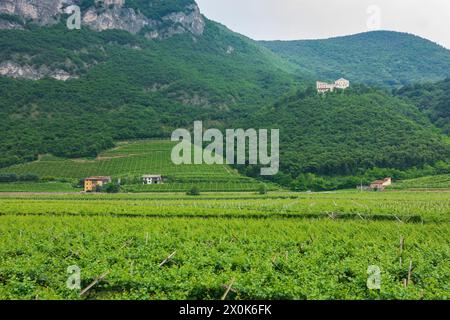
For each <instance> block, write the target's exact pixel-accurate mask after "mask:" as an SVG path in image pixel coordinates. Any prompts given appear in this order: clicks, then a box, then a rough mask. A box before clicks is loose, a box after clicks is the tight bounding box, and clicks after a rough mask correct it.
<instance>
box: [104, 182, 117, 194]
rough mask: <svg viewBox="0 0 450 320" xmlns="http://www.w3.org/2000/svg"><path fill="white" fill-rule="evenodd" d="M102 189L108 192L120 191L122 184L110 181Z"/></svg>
mask: <svg viewBox="0 0 450 320" xmlns="http://www.w3.org/2000/svg"><path fill="white" fill-rule="evenodd" d="M102 191H104V192H106V193H119V192H120V185H119V184H118V183H108V184H106V185H105V186H104V187H103V188H102Z"/></svg>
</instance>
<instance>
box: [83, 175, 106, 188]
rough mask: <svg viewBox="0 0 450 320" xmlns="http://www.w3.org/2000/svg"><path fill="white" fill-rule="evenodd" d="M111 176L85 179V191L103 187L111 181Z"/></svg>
mask: <svg viewBox="0 0 450 320" xmlns="http://www.w3.org/2000/svg"><path fill="white" fill-rule="evenodd" d="M111 181H112V179H111V177H89V178H86V179H84V191H85V192H92V191H95V189H96V188H97V187H101V186H103V185H105V184H107V183H111Z"/></svg>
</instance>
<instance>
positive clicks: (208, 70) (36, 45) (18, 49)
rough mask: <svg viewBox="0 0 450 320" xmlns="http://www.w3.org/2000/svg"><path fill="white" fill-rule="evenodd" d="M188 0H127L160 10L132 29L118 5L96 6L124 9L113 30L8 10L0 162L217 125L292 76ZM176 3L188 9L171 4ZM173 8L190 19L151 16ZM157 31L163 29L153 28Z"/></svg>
mask: <svg viewBox="0 0 450 320" xmlns="http://www.w3.org/2000/svg"><path fill="white" fill-rule="evenodd" d="M185 2H186V1H185ZM187 2H188V3H187V4H185V5H187V7H186V6H185V5H181V4H182V3H181V2H175V1H172V2H168V3H167V5H165V6H164V5H162V2H158V1H156V3H157V4H159V5H160V7H158V6H156V7H152V9H151V10H152V11H151V12H150V11H149V10H150V9H149V8H148V7H147V6H146V3H148V1H147V2H146V1H138V0H136V1H129V2H128V1H127V2H126V4H127V5H129V6H131V7H135V6H139V7H140V8H141V10H139V11H136V12H138V13H139V15H142V14H143V13H145V14H149V17H152V19H162V23H161V24H157V23H156V22H154V23H153V22H152V23H153V24H152V25H151V28H153V29H152V30H150V29H149V28H150V26H149V25H147V26H146V27H144V28H142V29H141V30H140V31H139V32H135V33H133V32H130V30H127V27H126V26H124V24H123V23H125V22H127V20H126V21H122V20H120V19H125V18H123V16H125V17H127V16H126V15H127V14H130V12H129V11H128V10H130V9H129V8H122V7H113V8H110V9H100V8H99V9H98V10H99V11H98V14H99V15H100V14H101V12H105V13H104V14H110V15H112V16H113V17H116V16H114V14H116V13H115V12H116V11H117V10H123V11H120V12H121V15H117V16H118V17H119V18H117V17H116V18H115V19H119V20H117V21H116V20H113V21H116V25H113V26H112V28H113V29H111V30H110V29H106V30H103V31H101V30H96V28H100V29H102V28H103V27H104V25H101V21H102V20H101V16H98V18H97V20H99V21H100V22H98V23H99V24H100V25H97V24H93V25H89V27H86V26H84V25H83V27H82V29H81V30H69V29H67V28H66V26H65V23H64V21H65V20H64V19H63V17H61V21H60V22H59V23H56V24H54V23H53V24H50V25H45V26H39V25H38V24H37V22H28V23H25V19H23V20H21V17H20V16H17V15H8V17H9V18H8V19H9V20H10V21H16V20H17V21H21V23H22V24H20V26H21V27H20V28H9V29H4V30H0V47H1V48H2V50H1V51H0V59H1V60H0V61H1V65H0V73H1V74H3V75H5V77H0V97H1V98H0V136H1V137H2V139H1V141H0V166H7V165H10V164H14V163H18V162H22V161H29V160H33V159H36V157H37V155H38V154H40V153H41V154H42V153H52V154H55V155H58V156H69V157H78V156H94V155H96V154H97V153H98V152H99V151H101V150H104V149H105V148H108V147H111V146H112V144H113V141H114V140H122V139H130V138H152V137H163V138H167V137H169V136H170V133H171V132H172V130H174V129H175V128H178V127H188V126H191V125H192V123H193V121H194V120H205V121H206V122H207V123H211V125H214V126H216V127H217V126H218V127H222V126H224V125H225V123H232V122H233V119H237V118H242V115H243V114H244V113H247V112H249V111H248V110H251V109H252V108H259V107H260V106H261V105H263V104H267V103H272V102H274V101H276V99H277V98H278V97H279V93H280V92H287V91H289V90H290V89H291V88H292V87H295V86H297V85H298V82H297V79H295V77H293V76H292V75H291V74H289V73H288V72H286V70H287V69H289V68H288V67H287V65H288V63H286V62H284V61H282V60H281V59H280V58H279V57H277V56H276V55H275V54H273V53H272V52H270V51H269V50H267V49H265V48H263V47H261V46H259V45H258V44H257V43H255V42H254V41H252V40H250V39H248V38H245V37H243V36H241V35H238V34H235V33H233V32H231V31H229V30H228V29H226V28H225V27H224V26H222V25H219V24H217V23H215V22H212V21H209V20H207V19H206V18H205V17H203V16H201V15H199V14H195V12H197V11H196V10H198V8H197V9H195V8H196V7H195V8H192V7H191V6H192V3H194V2H193V1H187ZM78 3H79V2H78ZM170 3H173V4H177V6H175V7H170V6H169V7H168V5H169V4H170ZM79 4H84V6H83V7H82V8H86V9H83V10H84V11H83V12H89V11H90V10H94V9H95V8H96V7H91V6H89V3H88V1H87V2H86V1H84V2H83V3H79ZM194 4H195V3H194ZM180 5H181V7H180ZM92 8H94V9H92ZM155 8H161V10H162V11H161V12H159V13H158V12H156V11H155V10H156V9H155ZM180 8H182V9H183V8H184V9H183V10H185V11H186V12H184V11H181V12H178V11H173V10H180ZM0 9H1V7H0ZM38 9H42V10H44V9H45V10H47V9H48V8H47V7H45V8H44V9H43V8H41V7H39V6H38ZM169 9H170V10H169ZM20 10H21V8H20V7H19V8H18V7H16V11H17V12H19V13H20V12H21V11H20ZM102 10H103V11H102ZM108 10H109V11H108ZM16 11H15V12H14V13H16ZM39 12H40V11H39ZM136 12H135V13H136ZM169 12H171V13H169ZM85 14H87V13H85ZM42 15H43V17H46V14H45V12H44V13H43V14H42ZM172 15H175V18H173V19H174V20H175V21H178V20H177V19H178V18H177V17H183V19H184V20H182V21H188V22H189V21H190V22H189V23H186V25H185V26H184V25H180V23H178V22H173V23H172V24H171V22H170V21H172V20H170V19H169V18H167V19H166V18H158V17H160V16H163V17H172ZM2 17H3V18H4V19H6V18H5V15H3V16H2ZM11 17H14V19H13V18H11ZM43 17H42V19H41V20H45V19H44V18H43ZM130 17H134V16H133V15H131V16H130ZM155 17H156V18H155ZM127 19H128V18H127ZM129 19H132V18H129ZM136 19H137V18H135V20H133V21H132V22H130V24H131V25H133V23H135V24H136V23H137V22H139V20H136ZM146 19H147V18H146ZM171 19H172V18H171ZM199 19H201V21H202V22H199V21H198V20H199ZM41 20H39V21H41ZM151 21H153V20H151ZM155 21H159V20H155ZM91 24H92V23H91ZM114 28H122V29H123V30H117V29H114ZM131 31H133V30H131ZM134 31H136V30H134ZM154 32H158V33H159V35H160V36H161V35H164V36H161V37H160V38H158V37H153V36H154V35H155V33H154ZM150 36H151V37H150Z"/></svg>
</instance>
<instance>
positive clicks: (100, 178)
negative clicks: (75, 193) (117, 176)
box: [85, 177, 111, 180]
mask: <svg viewBox="0 0 450 320" xmlns="http://www.w3.org/2000/svg"><path fill="white" fill-rule="evenodd" d="M85 180H111V177H89V178H86V179H85Z"/></svg>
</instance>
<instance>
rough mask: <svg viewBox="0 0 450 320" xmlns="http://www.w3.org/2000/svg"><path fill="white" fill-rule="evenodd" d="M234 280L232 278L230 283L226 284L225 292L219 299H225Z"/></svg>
mask: <svg viewBox="0 0 450 320" xmlns="http://www.w3.org/2000/svg"><path fill="white" fill-rule="evenodd" d="M235 281H236V279H235V278H233V280H231V283H230V284H229V285H228V286H226V288H227V289H226V290H225V293H224V294H223V296H222V299H221V300H225V299H226V298H227V296H228V294H229V293H230V291H231V290H232V286H233V284H234V282H235Z"/></svg>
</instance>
